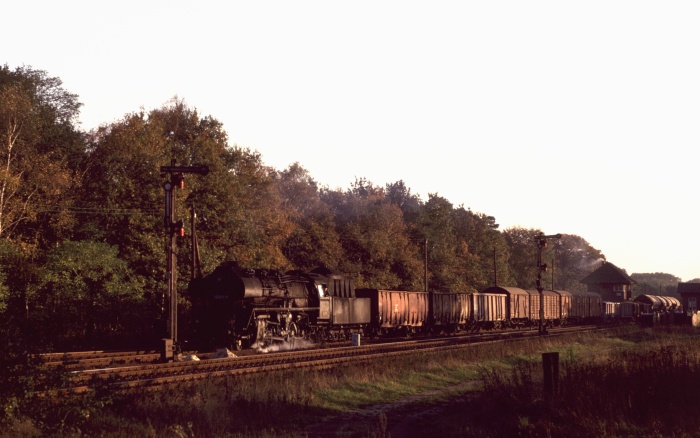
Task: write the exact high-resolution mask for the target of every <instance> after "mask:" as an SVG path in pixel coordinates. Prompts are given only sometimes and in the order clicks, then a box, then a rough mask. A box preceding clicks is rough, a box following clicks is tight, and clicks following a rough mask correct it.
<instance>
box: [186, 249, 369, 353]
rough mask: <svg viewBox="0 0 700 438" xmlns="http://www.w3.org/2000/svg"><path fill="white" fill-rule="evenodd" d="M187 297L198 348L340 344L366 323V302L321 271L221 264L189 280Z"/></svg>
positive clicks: (346, 282)
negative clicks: (292, 342)
mask: <svg viewBox="0 0 700 438" xmlns="http://www.w3.org/2000/svg"><path fill="white" fill-rule="evenodd" d="M188 292H189V295H190V299H191V301H192V319H193V327H192V340H193V342H194V344H195V345H196V346H198V347H199V348H210V347H217V348H220V347H226V348H231V349H241V348H245V347H249V346H253V345H254V344H256V343H257V344H259V345H261V344H267V343H270V342H274V341H282V340H290V339H291V338H295V337H303V338H310V339H314V340H336V339H344V338H348V337H349V336H350V335H351V334H352V333H364V332H366V331H367V326H368V325H369V322H370V320H369V319H370V317H369V314H370V299H369V298H358V297H356V296H355V286H354V284H353V281H352V279H351V278H348V277H346V276H343V275H339V274H336V273H334V272H332V271H330V270H328V269H325V268H317V269H314V270H313V271H311V272H302V271H288V272H284V273H282V272H278V271H269V270H261V269H245V268H241V267H240V266H238V264H237V263H236V262H225V263H223V264H221V265H219V266H218V267H217V268H216V269H215V270H214V271H213V272H212V273H211V274H210V275H208V276H206V277H203V278H197V279H194V280H192V281H191V282H190V285H189V291H188Z"/></svg>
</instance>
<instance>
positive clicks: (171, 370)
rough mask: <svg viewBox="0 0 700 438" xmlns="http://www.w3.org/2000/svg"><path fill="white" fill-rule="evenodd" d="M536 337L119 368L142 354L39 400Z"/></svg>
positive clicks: (80, 376)
mask: <svg viewBox="0 0 700 438" xmlns="http://www.w3.org/2000/svg"><path fill="white" fill-rule="evenodd" d="M591 330H600V329H599V328H597V327H594V326H579V327H565V328H556V329H550V330H549V333H548V336H559V335H565V334H571V333H574V332H582V331H591ZM535 336H539V334H538V332H537V331H536V330H521V331H509V332H500V333H484V334H471V335H465V336H451V337H444V338H437V339H427V340H406V341H400V342H385V343H376V344H372V345H364V346H359V347H355V346H353V347H337V348H322V349H308V350H296V351H294V350H293V351H285V352H278V353H266V354H251V355H247V356H238V357H233V358H222V359H204V360H193V361H177V362H169V363H143V364H137V365H121V364H126V363H130V364H133V363H138V362H137V361H138V360H143V361H153V360H157V359H156V358H154V357H152V356H151V355H156V353H143V354H144V356H142V355H141V353H138V354H129V355H127V356H126V357H130V358H132V359H134V361H131V362H129V361H127V360H126V359H125V358H124V356H118V355H116V356H114V357H111V358H104V357H103V358H100V359H99V360H97V358H96V357H94V358H89V357H88V358H85V359H84V360H85V361H87V362H85V361H83V362H80V361H79V363H81V364H82V365H86V364H88V363H104V362H100V360H102V361H111V362H109V365H108V366H105V367H101V368H94V369H79V370H74V371H70V385H69V387H68V388H65V389H60V390H49V391H44V392H40V393H39V394H40V395H42V396H66V395H72V394H73V395H74V394H81V393H85V392H88V391H91V390H94V389H97V388H100V389H102V390H109V391H128V392H132V391H135V392H140V391H144V390H157V389H160V388H163V387H165V386H169V385H177V384H185V383H192V382H196V381H200V380H204V379H213V378H223V377H226V376H233V375H246V374H255V373H264V372H272V371H281V370H289V369H294V368H312V369H328V368H333V367H337V366H339V365H341V364H347V363H350V362H355V363H357V362H363V361H365V362H366V361H371V360H373V359H377V358H380V357H390V356H399V355H407V354H415V353H425V352H431V351H446V350H451V349H460V348H469V347H470V346H474V345H483V344H484V343H489V342H491V343H495V342H514V341H516V342H517V341H519V340H522V339H527V338H531V337H535ZM75 354H76V353H71V355H75ZM88 355H89V353H88ZM95 355H97V354H95ZM72 357H74V356H72ZM120 358H121V359H120ZM93 359H95V361H94V362H90V361H91V360H93ZM48 363H51V362H48ZM53 364H54V365H58V361H54V362H53ZM74 365H75V364H74ZM64 366H67V367H70V366H71V364H70V363H68V364H65V363H64ZM75 366H77V365H75Z"/></svg>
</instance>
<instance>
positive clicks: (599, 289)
mask: <svg viewBox="0 0 700 438" xmlns="http://www.w3.org/2000/svg"><path fill="white" fill-rule="evenodd" d="M580 281H581V283H583V284H585V285H587V286H588V292H595V293H597V294H600V295H601V297H602V299H603V301H608V302H615V303H620V302H623V301H629V300H631V299H632V286H633V285H634V284H636V282H635V281H634V280H632V278H630V276H629V275H627V273H626V272H625V271H624V270H622V269H620V268H618V267H617V266H615V265H613V264H612V263H610V262H606V261H604V262H603V264H602V265H601V266H600V267H599V268H598V269H596V270H595V271H593V272H591V273H590V274H588V275H587V276H585V277H584V278H583V279H581V280H580Z"/></svg>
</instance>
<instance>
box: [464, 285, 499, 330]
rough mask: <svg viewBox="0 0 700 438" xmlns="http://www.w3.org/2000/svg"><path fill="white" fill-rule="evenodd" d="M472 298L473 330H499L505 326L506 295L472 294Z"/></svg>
mask: <svg viewBox="0 0 700 438" xmlns="http://www.w3.org/2000/svg"><path fill="white" fill-rule="evenodd" d="M471 298H472V309H471V310H472V320H473V322H474V324H473V328H475V329H477V330H478V329H481V328H484V329H491V328H500V327H503V326H505V325H506V318H507V312H506V309H507V305H506V301H507V298H508V297H507V295H505V294H500V293H483V292H474V293H472V294H471Z"/></svg>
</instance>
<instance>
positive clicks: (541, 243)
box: [535, 233, 561, 335]
mask: <svg viewBox="0 0 700 438" xmlns="http://www.w3.org/2000/svg"><path fill="white" fill-rule="evenodd" d="M547 239H561V234H552V235H549V236H545V235H544V233H540V234H538V235H537V236H535V242H536V243H537V292H538V293H539V295H540V326H539V334H541V335H546V334H547V329H546V328H545V322H544V288H543V287H542V273H543V272H546V271H547V264H546V263H542V250H543V249H544V248H545V247H546V246H547Z"/></svg>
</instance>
